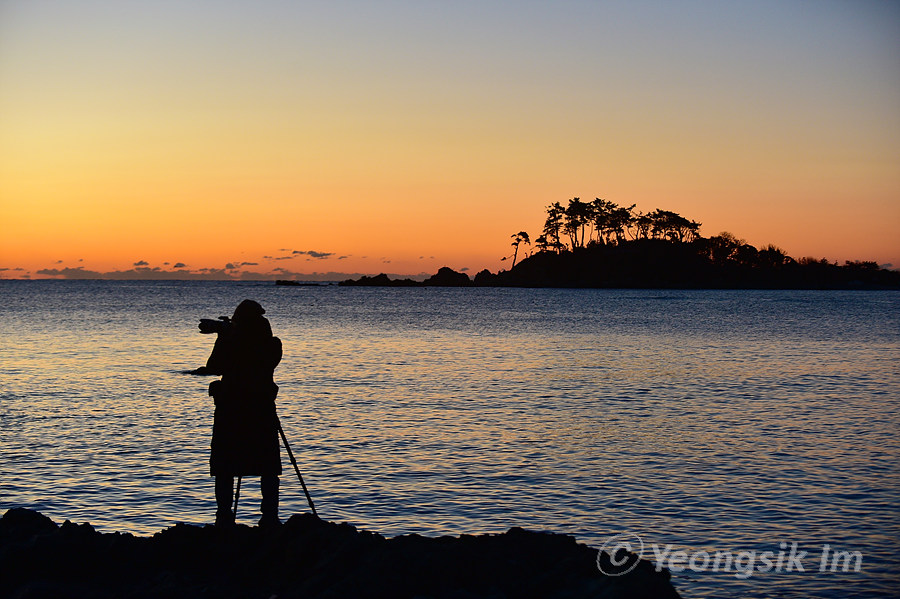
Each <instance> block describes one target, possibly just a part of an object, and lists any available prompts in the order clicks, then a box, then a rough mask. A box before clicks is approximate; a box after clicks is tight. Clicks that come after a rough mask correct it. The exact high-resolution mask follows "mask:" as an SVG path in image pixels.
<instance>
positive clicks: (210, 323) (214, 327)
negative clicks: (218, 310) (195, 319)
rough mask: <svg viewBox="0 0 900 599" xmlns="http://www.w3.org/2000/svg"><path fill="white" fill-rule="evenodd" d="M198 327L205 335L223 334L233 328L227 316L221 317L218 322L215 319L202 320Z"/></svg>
mask: <svg viewBox="0 0 900 599" xmlns="http://www.w3.org/2000/svg"><path fill="white" fill-rule="evenodd" d="M197 326H198V328H199V329H200V332H201V333H203V334H204V335H209V334H212V333H222V332H224V331H227V330H228V329H230V328H231V319H230V318H228V317H227V316H220V317H219V318H218V320H215V319H213V318H201V319H200V324H199V325H197Z"/></svg>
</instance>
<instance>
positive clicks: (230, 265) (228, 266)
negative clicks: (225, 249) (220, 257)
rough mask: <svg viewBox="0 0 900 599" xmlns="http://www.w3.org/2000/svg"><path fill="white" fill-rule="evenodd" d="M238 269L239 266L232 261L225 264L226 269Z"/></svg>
mask: <svg viewBox="0 0 900 599" xmlns="http://www.w3.org/2000/svg"><path fill="white" fill-rule="evenodd" d="M236 269H237V266H235V265H234V264H232V263H231V262H229V263H228V264H226V265H225V270H236Z"/></svg>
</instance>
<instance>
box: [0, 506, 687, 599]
mask: <svg viewBox="0 0 900 599" xmlns="http://www.w3.org/2000/svg"><path fill="white" fill-rule="evenodd" d="M604 556H605V554H604ZM596 558H597V551H596V550H594V549H591V548H590V547H588V546H586V545H583V544H580V543H577V542H576V541H575V539H573V538H572V537H569V536H565V535H559V534H552V533H543V532H529V531H526V530H522V529H520V528H512V529H510V530H509V531H508V532H505V533H503V534H498V535H477V536H470V535H461V536H459V537H438V538H429V537H422V536H418V535H405V536H400V537H394V538H385V537H383V536H381V535H379V534H375V533H371V532H366V531H360V530H357V529H356V528H354V527H352V526H350V525H348V524H335V523H332V522H326V521H323V520H320V519H318V518H316V517H315V516H312V515H310V514H304V515H295V516H292V517H291V518H290V519H289V520H288V521H287V522H285V523H284V524H283V525H282V526H280V527H277V528H275V529H273V530H264V529H259V528H250V527H246V526H240V525H239V526H235V527H232V528H229V529H222V528H216V527H214V526H211V525H208V526H190V525H185V524H176V525H175V526H173V527H171V528H167V529H165V530H163V531H161V532H159V533H157V534H155V535H153V536H152V537H137V536H133V535H131V534H127V533H126V534H123V533H107V534H101V533H99V532H97V531H96V530H94V529H93V527H91V526H90V524H72V523H71V522H69V521H68V520H67V521H66V522H65V523H63V524H62V525H57V524H56V523H54V522H53V521H52V520H50V519H49V518H47V517H46V516H43V515H42V514H40V513H38V512H35V511H31V510H27V509H21V508H15V509H11V510H9V511H7V512H6V514H5V515H4V516H3V518H2V519H0V564H2V576H0V596H2V597H18V598H27V597H92V598H106V597H125V596H127V597H133V598H150V597H175V598H178V597H185V598H186V597H192V598H193V597H235V598H236V597H242V598H254V597H259V598H270V597H279V598H293V597H296V598H297V599H300V598H326V597H328V598H337V597H354V598H375V597H392V598H402V597H410V598H412V597H422V598H425V597H434V598H447V599H450V598H454V599H459V598H477V597H491V598H501V597H542V598H543V597H547V598H552V597H559V598H563V597H565V598H568V599H577V598H581V597H584V598H587V597H591V598H605V599H625V598H636V599H641V598H648V599H649V598H653V599H666V598H673V599H674V598H677V597H678V594H677V593H676V592H675V590H674V589H673V588H672V586H671V584H670V583H669V573H668V572H667V571H666V570H663V571H661V572H657V571H656V569H655V568H654V567H653V565H652V564H650V563H649V562H646V561H641V562H640V563H639V564H638V565H637V567H635V568H634V569H633V570H631V571H630V572H628V573H627V574H624V575H622V576H606V575H603V574H601V573H600V571H599V570H598V567H597V563H596ZM607 571H608V570H607Z"/></svg>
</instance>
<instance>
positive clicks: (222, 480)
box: [216, 476, 234, 527]
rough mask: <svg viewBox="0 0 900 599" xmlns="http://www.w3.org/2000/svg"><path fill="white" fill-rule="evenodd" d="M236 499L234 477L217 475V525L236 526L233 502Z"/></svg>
mask: <svg viewBox="0 0 900 599" xmlns="http://www.w3.org/2000/svg"><path fill="white" fill-rule="evenodd" d="M233 500H234V477H232V476H217V477H216V526H222V527H228V526H234V512H232V511H231V502H232V501H233Z"/></svg>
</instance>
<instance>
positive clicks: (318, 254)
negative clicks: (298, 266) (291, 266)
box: [292, 250, 334, 259]
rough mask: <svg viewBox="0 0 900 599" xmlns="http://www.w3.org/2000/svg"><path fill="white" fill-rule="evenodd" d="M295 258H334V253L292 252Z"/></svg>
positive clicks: (314, 251)
mask: <svg viewBox="0 0 900 599" xmlns="http://www.w3.org/2000/svg"><path fill="white" fill-rule="evenodd" d="M292 253H293V254H294V255H295V256H297V255H304V254H305V255H307V256H309V257H310V258H317V259H322V258H328V257H329V256H334V252H317V251H316V250H294V251H293V252H292Z"/></svg>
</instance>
